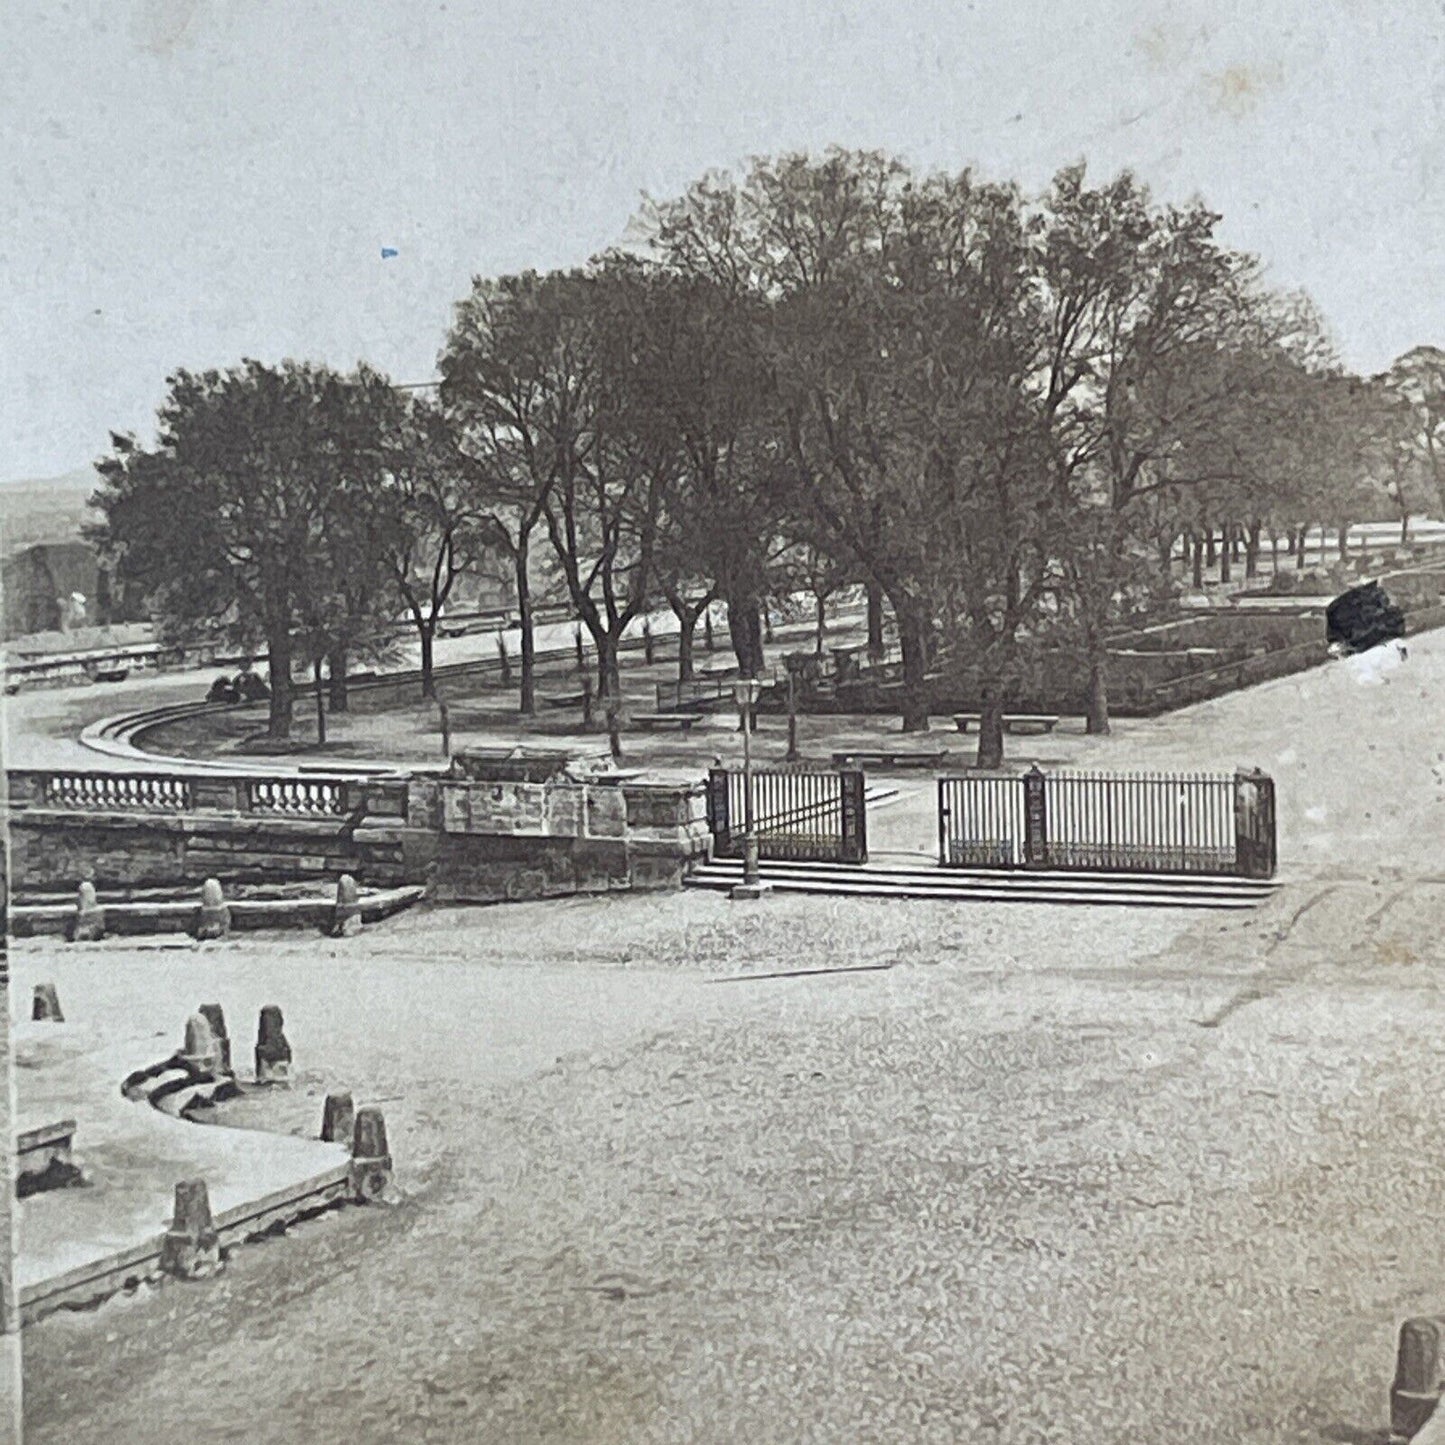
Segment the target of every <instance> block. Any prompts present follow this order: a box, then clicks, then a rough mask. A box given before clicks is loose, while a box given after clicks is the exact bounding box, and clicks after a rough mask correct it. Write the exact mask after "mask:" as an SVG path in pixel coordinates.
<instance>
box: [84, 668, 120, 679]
mask: <svg viewBox="0 0 1445 1445" xmlns="http://www.w3.org/2000/svg"><path fill="white" fill-rule="evenodd" d="M86 673H87V675H88V676H89V677H90V680H91V681H92V682H124V681H125V680H126V678H128V677H129V676H130V668H128V667H90V668H87V669H86Z"/></svg>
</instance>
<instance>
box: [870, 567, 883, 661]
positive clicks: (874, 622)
mask: <svg viewBox="0 0 1445 1445" xmlns="http://www.w3.org/2000/svg"><path fill="white" fill-rule="evenodd" d="M868 660H869V661H870V662H882V660H883V589H882V588H881V587H880V586H879V585H878V584H877V583H876V582H870V583H869V584H868Z"/></svg>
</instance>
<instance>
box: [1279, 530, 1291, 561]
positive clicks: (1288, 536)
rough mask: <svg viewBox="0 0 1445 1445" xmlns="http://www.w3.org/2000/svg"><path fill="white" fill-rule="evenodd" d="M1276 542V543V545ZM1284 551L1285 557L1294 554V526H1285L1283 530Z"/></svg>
mask: <svg viewBox="0 0 1445 1445" xmlns="http://www.w3.org/2000/svg"><path fill="white" fill-rule="evenodd" d="M1277 545H1278V544H1276V547H1277ZM1284 551H1285V556H1286V557H1293V556H1294V528H1293V527H1286V528H1285V532H1284Z"/></svg>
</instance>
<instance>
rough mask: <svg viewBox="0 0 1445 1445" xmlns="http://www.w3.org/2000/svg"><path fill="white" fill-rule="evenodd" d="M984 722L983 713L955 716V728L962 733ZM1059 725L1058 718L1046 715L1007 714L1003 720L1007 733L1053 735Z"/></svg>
mask: <svg viewBox="0 0 1445 1445" xmlns="http://www.w3.org/2000/svg"><path fill="white" fill-rule="evenodd" d="M982 720H983V714H982V713H976V712H959V713H955V714H954V715H953V722H954V726H955V727H957V728H958V730H959V732H961V733H966V732H969V731H971V730H972V729H973V728H974V727H975V726H977V725H978V724H979V723H980V722H981V721H982ZM1058 725H1059V720H1058V718H1057V717H1052V716H1050V715H1048V714H1046V713H1038V714H1034V713H1005V714H1004V718H1003V730H1004V731H1005V732H1006V733H1051V732H1053V730H1054V729H1055V728H1056V727H1057V726H1058Z"/></svg>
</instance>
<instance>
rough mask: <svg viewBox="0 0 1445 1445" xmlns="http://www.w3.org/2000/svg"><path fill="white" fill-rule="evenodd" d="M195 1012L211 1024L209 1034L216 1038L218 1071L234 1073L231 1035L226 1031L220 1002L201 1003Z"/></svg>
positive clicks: (224, 1016)
mask: <svg viewBox="0 0 1445 1445" xmlns="http://www.w3.org/2000/svg"><path fill="white" fill-rule="evenodd" d="M196 1012H197V1013H199V1014H200V1015H201V1017H202V1018H203V1019H205V1021H206V1022H207V1023H208V1024H210V1026H211V1034H212V1036H213V1037H214V1038H215V1040H216V1056H217V1059H218V1060H219V1068H220V1071H221V1072H222V1073H223V1074H234V1073H235V1072H236V1071H235V1069H233V1068H232V1067H231V1036H230V1034H229V1033H227V1032H226V1015H225V1014H224V1013H222V1012H221V1006H220V1004H218V1003H203V1004H202V1005H201V1006H200V1008H199V1009H197V1010H196Z"/></svg>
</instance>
